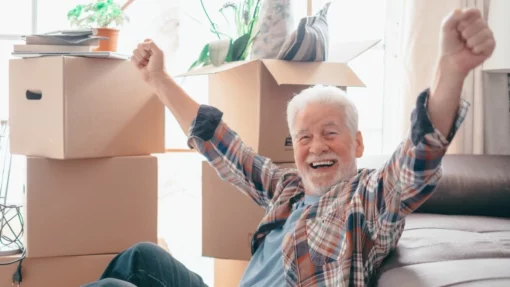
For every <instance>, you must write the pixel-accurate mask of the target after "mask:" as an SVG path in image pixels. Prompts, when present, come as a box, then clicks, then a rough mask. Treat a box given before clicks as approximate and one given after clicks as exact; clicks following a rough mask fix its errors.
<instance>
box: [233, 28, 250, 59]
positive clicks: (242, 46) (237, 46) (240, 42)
mask: <svg viewBox="0 0 510 287" xmlns="http://www.w3.org/2000/svg"><path fill="white" fill-rule="evenodd" d="M249 40H250V34H244V35H242V36H241V37H239V38H237V39H236V40H235V41H234V43H233V44H232V61H239V60H240V59H241V56H242V55H243V53H244V51H245V50H246V47H247V46H248V41H249Z"/></svg>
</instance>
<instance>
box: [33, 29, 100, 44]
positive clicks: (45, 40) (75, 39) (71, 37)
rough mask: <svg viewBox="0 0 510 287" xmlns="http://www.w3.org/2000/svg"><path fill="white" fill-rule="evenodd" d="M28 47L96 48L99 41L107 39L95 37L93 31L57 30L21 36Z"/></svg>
mask: <svg viewBox="0 0 510 287" xmlns="http://www.w3.org/2000/svg"><path fill="white" fill-rule="evenodd" d="M23 38H24V40H25V43H26V44H29V45H67V46H71V45H73V46H74V45H76V46H80V45H83V46H97V45H99V40H101V39H107V37H103V36H97V35H96V31H95V29H87V30H58V31H53V32H48V33H42V34H33V35H25V36H23Z"/></svg>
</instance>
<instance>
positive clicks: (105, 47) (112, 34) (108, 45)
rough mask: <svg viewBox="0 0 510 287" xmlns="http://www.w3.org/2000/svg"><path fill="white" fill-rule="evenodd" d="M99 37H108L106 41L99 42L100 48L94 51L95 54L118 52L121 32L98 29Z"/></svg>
mask: <svg viewBox="0 0 510 287" xmlns="http://www.w3.org/2000/svg"><path fill="white" fill-rule="evenodd" d="M95 30H96V35H97V36H104V37H108V39H105V40H99V46H98V47H97V48H95V49H94V51H95V52H99V51H109V52H116V51H117V42H118V38H119V30H117V29H111V28H96V29H95Z"/></svg>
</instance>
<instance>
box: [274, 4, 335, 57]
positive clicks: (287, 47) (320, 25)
mask: <svg viewBox="0 0 510 287" xmlns="http://www.w3.org/2000/svg"><path fill="white" fill-rule="evenodd" d="M330 4H331V2H328V3H326V5H325V6H324V8H322V9H321V10H320V11H319V12H318V13H317V15H315V16H313V17H305V18H303V19H301V21H300V22H299V26H298V28H297V29H296V30H295V31H294V32H292V33H291V34H290V35H289V36H288V37H287V39H286V40H285V42H284V43H283V46H282V48H281V49H280V52H279V53H278V57H277V58H278V59H280V60H287V61H307V62H313V61H326V60H327V57H328V45H329V37H328V19H327V13H328V9H329V6H330Z"/></svg>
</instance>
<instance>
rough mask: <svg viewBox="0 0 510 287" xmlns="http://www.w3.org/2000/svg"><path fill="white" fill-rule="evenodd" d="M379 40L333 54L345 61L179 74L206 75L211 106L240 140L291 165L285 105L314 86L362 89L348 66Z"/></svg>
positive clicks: (244, 65) (258, 63) (261, 63)
mask: <svg viewBox="0 0 510 287" xmlns="http://www.w3.org/2000/svg"><path fill="white" fill-rule="evenodd" d="M378 42H379V40H377V41H366V42H359V43H355V44H351V45H346V47H347V48H346V49H345V51H341V52H338V53H335V54H336V57H337V59H341V60H342V61H344V62H339V63H331V62H290V61H281V60H252V61H239V62H232V63H227V64H224V65H222V66H219V67H212V66H207V67H204V68H199V69H196V70H192V71H190V72H188V73H184V74H182V75H179V76H193V75H209V76H208V77H209V104H210V105H212V106H214V107H217V108H218V109H220V110H221V111H222V112H223V113H224V116H223V119H224V120H225V122H226V123H227V124H228V125H229V126H230V127H231V128H233V129H234V130H235V131H236V132H237V133H238V134H239V136H240V137H241V138H242V139H243V140H244V142H245V143H246V144H247V145H248V146H250V147H251V148H253V149H254V150H255V152H257V153H259V154H260V155H263V156H266V157H269V158H271V159H272V160H273V161H274V162H280V163H285V162H293V161H294V156H293V151H292V141H291V138H290V133H289V130H288V126H287V121H286V108H287V102H288V101H289V100H290V99H291V98H292V97H293V96H294V95H295V94H297V93H299V92H301V91H302V90H303V89H305V88H307V87H309V86H311V85H317V84H323V85H334V86H339V87H343V88H345V87H363V86H364V84H363V82H362V81H361V80H360V79H359V78H358V76H357V75H356V74H355V73H354V72H353V71H352V70H351V68H349V66H348V65H347V62H348V61H350V60H351V59H353V58H354V57H356V56H358V55H359V54H361V53H363V52H364V51H366V50H368V49H369V48H371V47H373V46H374V45H375V44H377V43H378Z"/></svg>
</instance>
